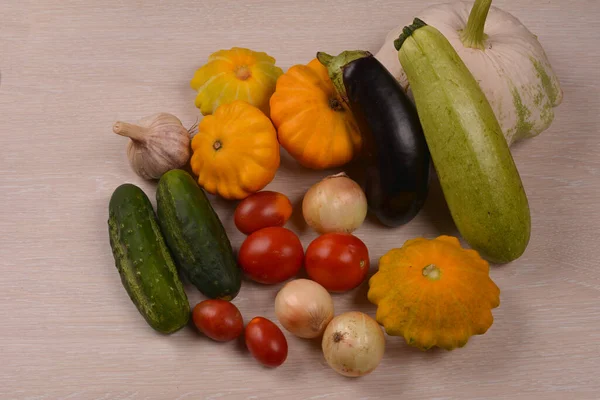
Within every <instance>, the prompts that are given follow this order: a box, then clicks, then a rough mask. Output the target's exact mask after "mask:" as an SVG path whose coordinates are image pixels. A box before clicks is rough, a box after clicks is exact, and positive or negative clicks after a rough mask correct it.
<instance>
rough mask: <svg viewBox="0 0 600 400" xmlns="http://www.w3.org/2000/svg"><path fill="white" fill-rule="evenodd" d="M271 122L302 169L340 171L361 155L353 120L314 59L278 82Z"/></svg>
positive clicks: (359, 141)
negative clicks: (336, 168)
mask: <svg viewBox="0 0 600 400" xmlns="http://www.w3.org/2000/svg"><path fill="white" fill-rule="evenodd" d="M271 119H272V120H273V124H275V127H276V128H277V135H278V138H279V142H280V143H281V145H282V146H283V148H284V149H286V150H287V152H288V153H290V154H291V155H292V157H294V158H295V159H296V160H297V161H298V162H300V164H302V165H304V166H305V167H308V168H313V169H326V168H333V167H339V166H341V165H344V164H346V163H347V162H349V161H351V160H352V158H354V156H355V155H356V154H357V153H358V152H359V151H360V148H361V144H362V140H361V136H360V131H359V130H358V126H357V125H356V122H355V121H354V117H353V116H352V113H351V112H350V110H349V109H348V108H347V107H346V105H345V104H344V102H343V101H342V99H341V98H340V97H339V95H338V93H337V91H336V90H335V88H334V87H333V83H331V80H330V79H329V75H328V73H327V68H325V67H324V66H323V65H321V63H320V62H319V61H317V60H316V59H314V60H312V61H311V62H310V63H309V64H308V65H295V66H293V67H291V68H290V69H289V70H288V71H287V72H286V73H285V74H283V75H282V76H281V77H280V78H279V79H278V80H277V88H276V90H275V93H274V94H273V96H272V97H271Z"/></svg>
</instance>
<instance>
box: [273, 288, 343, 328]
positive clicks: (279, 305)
mask: <svg viewBox="0 0 600 400" xmlns="http://www.w3.org/2000/svg"><path fill="white" fill-rule="evenodd" d="M275 315H276V316H277V319H278V320H279V322H280V323H281V325H283V327H284V328H285V329H287V330H288V331H289V332H290V333H292V334H294V335H296V336H298V337H301V338H305V339H311V338H315V337H318V336H320V335H321V334H322V333H323V331H324V330H325V327H326V326H327V324H328V323H329V321H331V319H332V318H333V300H332V298H331V295H330V294H329V292H327V290H326V289H325V288H324V287H323V286H321V285H319V284H318V283H317V282H315V281H311V280H308V279H296V280H293V281H290V282H288V283H286V284H285V286H284V287H283V288H282V289H281V290H280V291H279V293H277V297H275Z"/></svg>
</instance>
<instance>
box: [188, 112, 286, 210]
mask: <svg viewBox="0 0 600 400" xmlns="http://www.w3.org/2000/svg"><path fill="white" fill-rule="evenodd" d="M192 151H193V154H192V158H191V160H190V164H191V167H192V170H193V171H194V173H195V174H196V175H197V176H198V183H199V184H200V186H202V187H203V188H204V189H205V190H206V191H207V192H209V193H212V194H218V195H220V196H222V197H224V198H226V199H243V198H245V197H247V196H249V195H250V194H252V193H254V192H258V191H259V190H261V189H262V188H264V187H265V186H266V185H267V184H268V183H269V182H271V180H273V178H274V177H275V172H276V171H277V168H279V143H278V142H277V133H276V132H275V128H273V125H272V124H271V121H270V120H269V118H267V116H265V114H263V113H262V112H261V111H260V110H259V109H258V108H256V107H253V106H251V105H250V104H248V103H246V102H244V101H241V100H237V101H234V102H233V103H229V104H226V105H223V106H220V107H219V108H217V110H216V112H215V113H214V114H213V115H208V116H206V117H204V118H203V119H202V121H201V122H200V125H199V126H198V133H197V134H196V135H195V136H194V138H193V139H192Z"/></svg>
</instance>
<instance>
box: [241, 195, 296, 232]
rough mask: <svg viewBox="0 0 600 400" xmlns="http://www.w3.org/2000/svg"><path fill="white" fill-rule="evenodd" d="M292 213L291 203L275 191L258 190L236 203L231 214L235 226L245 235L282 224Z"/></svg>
mask: <svg viewBox="0 0 600 400" xmlns="http://www.w3.org/2000/svg"><path fill="white" fill-rule="evenodd" d="M291 215H292V203H291V202H290V199H288V198H287V197H286V196H285V195H283V194H281V193H277V192H269V191H264V192H258V193H254V194H253V195H250V196H248V197H246V198H245V199H244V200H242V201H241V202H240V204H238V206H237V207H236V209H235V214H234V216H233V219H234V222H235V226H237V228H238V229H239V230H240V232H242V233H245V234H246V235H249V234H251V233H252V232H256V231H257V230H259V229H262V228H266V227H269V226H283V225H285V223H286V222H287V221H288V219H290V216H291Z"/></svg>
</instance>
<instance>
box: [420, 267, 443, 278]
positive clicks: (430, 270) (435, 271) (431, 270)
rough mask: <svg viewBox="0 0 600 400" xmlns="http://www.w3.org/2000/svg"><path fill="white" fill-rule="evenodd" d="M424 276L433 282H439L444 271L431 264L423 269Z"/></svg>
mask: <svg viewBox="0 0 600 400" xmlns="http://www.w3.org/2000/svg"><path fill="white" fill-rule="evenodd" d="M423 276H424V277H426V278H427V279H429V280H431V281H437V280H439V279H440V277H441V276H442V271H440V269H439V268H438V267H437V265H435V264H429V265H427V266H426V267H425V268H423Z"/></svg>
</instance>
